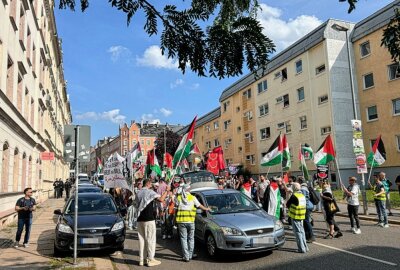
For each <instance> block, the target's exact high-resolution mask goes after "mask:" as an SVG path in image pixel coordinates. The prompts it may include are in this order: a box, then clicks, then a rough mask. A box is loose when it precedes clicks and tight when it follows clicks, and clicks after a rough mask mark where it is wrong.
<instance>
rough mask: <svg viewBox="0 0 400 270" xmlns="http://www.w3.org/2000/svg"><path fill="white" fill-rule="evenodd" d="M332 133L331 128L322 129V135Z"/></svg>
mask: <svg viewBox="0 0 400 270" xmlns="http://www.w3.org/2000/svg"><path fill="white" fill-rule="evenodd" d="M329 133H331V127H322V128H321V135H325V134H329Z"/></svg>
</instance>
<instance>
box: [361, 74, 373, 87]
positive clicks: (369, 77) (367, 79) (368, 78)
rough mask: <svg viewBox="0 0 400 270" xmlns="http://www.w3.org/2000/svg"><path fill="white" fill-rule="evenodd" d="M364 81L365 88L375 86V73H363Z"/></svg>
mask: <svg viewBox="0 0 400 270" xmlns="http://www.w3.org/2000/svg"><path fill="white" fill-rule="evenodd" d="M363 81H364V89H368V88H371V87H373V86H374V74H373V73H369V74H366V75H363Z"/></svg>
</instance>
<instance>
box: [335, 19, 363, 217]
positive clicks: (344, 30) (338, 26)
mask: <svg viewBox="0 0 400 270" xmlns="http://www.w3.org/2000/svg"><path fill="white" fill-rule="evenodd" d="M332 29H334V30H336V31H339V32H345V34H346V47H347V59H348V64H349V74H350V90H351V100H352V103H353V116H354V119H355V120H357V119H358V116H357V105H356V96H355V92H354V83H353V77H354V76H353V69H352V62H351V56H350V43H349V37H348V31H349V28H347V27H346V26H343V25H339V24H337V23H335V24H333V25H332ZM361 194H362V199H363V210H364V215H368V205H367V194H366V192H365V178H364V174H363V173H362V174H361Z"/></svg>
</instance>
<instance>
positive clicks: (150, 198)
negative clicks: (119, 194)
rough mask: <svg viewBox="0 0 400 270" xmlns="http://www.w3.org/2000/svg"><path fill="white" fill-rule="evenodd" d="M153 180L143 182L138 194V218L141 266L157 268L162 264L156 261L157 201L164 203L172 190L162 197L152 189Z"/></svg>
mask: <svg viewBox="0 0 400 270" xmlns="http://www.w3.org/2000/svg"><path fill="white" fill-rule="evenodd" d="M151 187H152V180H151V179H146V180H144V181H143V188H142V189H141V190H139V191H138V192H137V194H136V198H135V200H136V207H137V208H136V211H137V212H136V213H137V214H136V216H137V217H138V219H137V226H138V236H139V265H140V266H143V265H145V264H147V266H156V265H159V264H161V262H160V261H158V260H156V259H154V256H155V253H156V221H155V220H156V217H155V215H154V213H155V210H156V208H155V207H154V204H155V200H157V201H159V202H163V201H164V200H165V197H166V196H167V194H168V191H169V190H170V188H169V187H167V189H166V191H165V192H164V193H163V194H162V196H160V195H159V194H157V193H156V192H155V191H154V190H152V189H151Z"/></svg>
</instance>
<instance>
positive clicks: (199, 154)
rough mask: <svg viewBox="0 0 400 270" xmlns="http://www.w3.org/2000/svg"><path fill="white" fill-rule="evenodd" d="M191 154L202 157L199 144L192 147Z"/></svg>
mask: <svg viewBox="0 0 400 270" xmlns="http://www.w3.org/2000/svg"><path fill="white" fill-rule="evenodd" d="M190 154H191V155H198V156H201V152H200V149H199V147H198V145H197V143H195V144H193V145H192V148H191V149H190Z"/></svg>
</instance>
